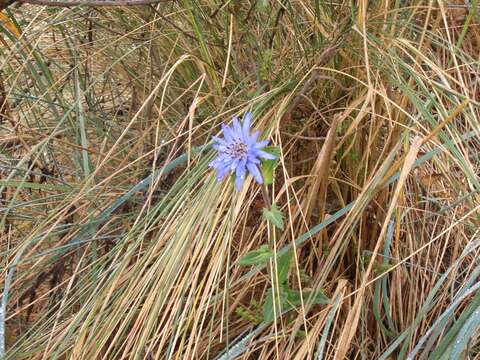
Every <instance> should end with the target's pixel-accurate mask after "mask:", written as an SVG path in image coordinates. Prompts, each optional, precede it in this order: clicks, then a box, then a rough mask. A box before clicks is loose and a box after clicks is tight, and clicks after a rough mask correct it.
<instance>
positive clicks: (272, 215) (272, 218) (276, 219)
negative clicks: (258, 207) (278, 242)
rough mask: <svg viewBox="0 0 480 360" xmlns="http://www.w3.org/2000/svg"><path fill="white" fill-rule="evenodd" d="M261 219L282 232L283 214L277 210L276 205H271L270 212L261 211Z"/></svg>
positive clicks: (266, 210)
mask: <svg viewBox="0 0 480 360" xmlns="http://www.w3.org/2000/svg"><path fill="white" fill-rule="evenodd" d="M263 217H264V218H265V219H266V220H267V221H269V222H270V223H272V224H273V225H274V226H275V227H277V228H279V229H280V230H283V228H284V225H283V213H282V212H281V211H280V210H279V209H278V207H277V205H276V204H273V205H272V208H271V209H270V210H268V209H263Z"/></svg>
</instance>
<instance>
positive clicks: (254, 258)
mask: <svg viewBox="0 0 480 360" xmlns="http://www.w3.org/2000/svg"><path fill="white" fill-rule="evenodd" d="M272 255H273V252H272V251H271V250H270V249H269V248H268V246H267V245H262V246H260V248H259V249H256V250H252V251H249V252H248V253H246V254H245V255H244V256H242V257H241V258H240V259H239V260H238V264H239V265H243V266H245V265H258V264H264V263H266V262H267V260H268V259H270V258H271V257H272Z"/></svg>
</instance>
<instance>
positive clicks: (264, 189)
mask: <svg viewBox="0 0 480 360" xmlns="http://www.w3.org/2000/svg"><path fill="white" fill-rule="evenodd" d="M262 197H263V201H264V203H265V205H266V206H267V209H268V210H269V211H270V210H272V200H270V195H268V190H267V186H266V185H262Z"/></svg>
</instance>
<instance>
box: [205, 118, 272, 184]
mask: <svg viewBox="0 0 480 360" xmlns="http://www.w3.org/2000/svg"><path fill="white" fill-rule="evenodd" d="M251 122H252V113H250V112H247V113H246V114H245V116H244V118H243V124H240V121H239V120H238V118H237V117H236V116H234V117H233V126H231V127H230V126H228V125H225V124H222V130H223V136H224V138H223V139H221V138H218V137H216V136H214V137H213V141H214V142H215V144H214V145H213V147H214V149H215V150H217V152H218V154H217V157H216V158H215V159H214V160H213V161H212V162H211V163H210V164H209V166H210V167H212V168H214V169H215V170H216V171H217V181H222V180H223V179H224V178H225V176H226V175H227V174H228V173H235V188H236V189H237V191H240V189H241V188H242V185H243V182H244V180H245V176H246V173H247V171H248V172H249V173H250V174H252V176H253V177H254V178H255V180H256V181H257V182H258V183H259V184H262V183H263V178H262V174H261V173H260V170H259V169H258V166H257V165H258V164H260V158H263V159H268V160H274V159H276V157H275V155H272V154H269V153H267V152H266V151H263V150H262V148H264V147H265V146H267V145H268V140H262V141H257V138H258V136H259V135H260V131H256V132H255V133H253V134H252V135H250V125H251Z"/></svg>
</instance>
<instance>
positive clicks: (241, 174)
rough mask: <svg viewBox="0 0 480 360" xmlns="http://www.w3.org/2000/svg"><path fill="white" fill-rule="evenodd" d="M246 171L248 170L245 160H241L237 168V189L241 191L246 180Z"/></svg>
mask: <svg viewBox="0 0 480 360" xmlns="http://www.w3.org/2000/svg"><path fill="white" fill-rule="evenodd" d="M246 171H247V170H246V169H245V161H240V163H239V164H238V166H237V168H236V169H235V175H236V178H235V188H236V189H237V191H240V190H241V189H242V185H243V182H244V181H245V172H246Z"/></svg>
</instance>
